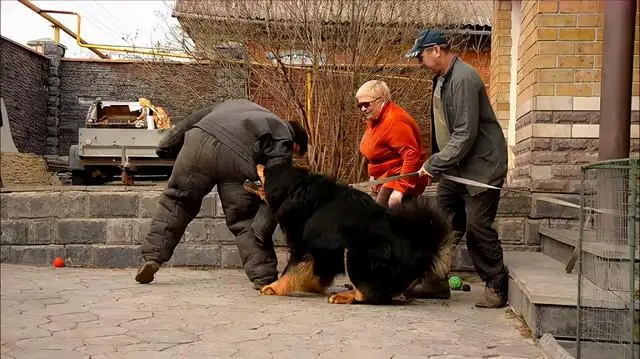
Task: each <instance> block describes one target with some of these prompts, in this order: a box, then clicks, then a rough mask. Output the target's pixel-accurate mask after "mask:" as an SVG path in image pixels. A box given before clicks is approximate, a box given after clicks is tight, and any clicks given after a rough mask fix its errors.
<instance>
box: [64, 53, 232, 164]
mask: <svg viewBox="0 0 640 359" xmlns="http://www.w3.org/2000/svg"><path fill="white" fill-rule="evenodd" d="M240 96H244V82H243V81H242V79H241V78H239V77H238V76H234V75H233V74H228V73H223V72H222V71H221V70H217V69H215V68H212V67H211V65H209V64H185V63H173V64H169V63H164V64H154V65H153V66H150V65H148V64H144V63H138V62H131V61H115V60H111V61H109V60H106V61H105V60H81V61H78V60H70V59H64V60H63V61H62V64H61V68H60V121H59V126H60V128H59V134H60V135H59V154H60V155H66V154H68V151H69V146H71V145H72V144H75V143H76V141H77V140H78V128H79V127H82V126H84V121H85V116H86V112H87V109H88V108H89V105H90V102H92V101H93V100H94V99H95V98H97V97H101V98H102V99H103V100H111V101H137V100H138V99H139V98H140V97H144V98H147V99H149V100H150V101H151V103H153V104H155V105H158V106H162V107H164V108H165V110H166V111H167V113H168V114H169V116H171V118H172V121H179V120H180V119H181V118H182V117H184V116H186V115H187V114H189V113H190V112H191V111H194V110H196V109H197V108H199V107H202V106H204V105H207V104H210V103H211V102H215V101H221V100H222V99H224V98H228V97H240Z"/></svg>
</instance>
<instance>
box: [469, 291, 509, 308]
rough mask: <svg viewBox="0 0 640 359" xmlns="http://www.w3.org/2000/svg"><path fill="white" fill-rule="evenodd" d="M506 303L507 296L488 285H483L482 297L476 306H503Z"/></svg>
mask: <svg viewBox="0 0 640 359" xmlns="http://www.w3.org/2000/svg"><path fill="white" fill-rule="evenodd" d="M506 305H507V296H506V295H504V294H502V293H498V292H497V291H496V290H495V289H493V288H490V287H489V286H485V288H484V297H483V298H482V299H481V300H480V301H479V302H477V303H476V307H478V308H504V307H505V306H506Z"/></svg>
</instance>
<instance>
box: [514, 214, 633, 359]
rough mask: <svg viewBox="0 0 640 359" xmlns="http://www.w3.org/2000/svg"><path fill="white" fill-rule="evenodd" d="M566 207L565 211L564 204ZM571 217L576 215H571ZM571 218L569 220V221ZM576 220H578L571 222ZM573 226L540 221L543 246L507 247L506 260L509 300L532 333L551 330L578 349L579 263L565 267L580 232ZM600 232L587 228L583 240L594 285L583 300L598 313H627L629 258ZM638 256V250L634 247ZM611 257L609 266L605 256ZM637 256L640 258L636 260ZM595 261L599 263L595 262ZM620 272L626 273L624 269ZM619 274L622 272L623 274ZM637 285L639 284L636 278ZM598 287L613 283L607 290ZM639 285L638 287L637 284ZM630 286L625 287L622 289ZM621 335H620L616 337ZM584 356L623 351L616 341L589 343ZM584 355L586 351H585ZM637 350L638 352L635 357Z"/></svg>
mask: <svg viewBox="0 0 640 359" xmlns="http://www.w3.org/2000/svg"><path fill="white" fill-rule="evenodd" d="M563 211H566V209H564V210H563ZM570 217H573V215H570ZM572 220H573V218H571V220H569V221H568V222H571V221H572ZM573 223H574V224H575V225H576V226H577V222H573ZM567 227H570V226H567V225H565V226H556V227H551V226H549V225H541V226H540V228H539V230H538V233H539V238H540V243H541V252H538V253H518V252H507V253H506V254H505V262H506V265H507V267H508V269H509V272H510V273H509V276H510V280H509V303H510V306H511V308H512V309H513V311H514V312H516V314H518V315H520V316H522V318H523V319H524V321H525V322H526V323H527V325H528V326H529V328H530V329H531V332H532V334H533V336H534V338H536V339H538V338H540V337H542V336H543V335H544V334H546V333H549V334H551V335H553V336H554V338H555V339H556V340H557V342H558V343H559V344H560V345H561V346H562V347H564V348H565V349H566V350H567V351H568V352H569V353H570V354H572V355H574V356H575V355H576V349H575V347H576V334H577V319H578V318H577V314H578V312H577V304H578V293H579V289H578V270H579V267H578V263H577V262H576V263H575V266H574V267H573V270H572V271H571V272H570V273H567V271H566V268H567V263H568V262H569V260H570V258H571V257H572V255H573V253H574V249H575V248H576V246H577V245H578V240H579V238H580V232H579V228H576V227H574V228H567ZM595 236H596V233H594V232H585V234H584V241H583V255H582V266H583V269H584V271H585V276H588V277H589V279H591V280H592V281H593V282H594V283H596V284H597V286H596V285H593V284H591V285H589V284H588V283H590V282H588V281H584V282H583V287H584V286H588V292H589V294H588V298H585V297H583V298H584V299H583V302H582V303H581V305H582V306H594V307H597V308H601V309H599V310H600V312H599V313H600V315H602V317H604V318H610V317H613V316H615V315H616V314H617V315H620V314H621V315H628V313H629V309H628V303H625V298H628V294H627V293H628V290H629V280H628V275H627V276H625V275H624V273H625V272H626V273H628V271H629V269H628V266H629V261H628V259H626V260H625V258H629V253H628V252H627V251H628V249H627V248H628V247H627V246H626V245H622V244H621V245H617V246H611V245H607V246H603V245H602V244H601V243H597V242H595ZM636 258H638V253H637V252H636ZM605 260H606V261H608V262H609V265H608V266H607V268H606V270H603V269H602V265H601V263H602V261H605ZM636 261H637V260H636ZM596 263H599V264H600V266H599V267H596ZM621 274H622V275H621ZM618 278H622V280H619V279H618ZM636 285H637V284H636ZM600 288H611V289H612V290H614V291H604V290H602V289H600ZM636 289H637V288H636ZM625 290H626V291H627V293H625V292H622V291H625ZM583 338H584V339H586V340H589V339H591V340H615V339H614V338H607V337H606V334H603V333H600V334H599V335H592V336H591V337H589V338H586V337H585V336H584V335H583ZM617 339H618V340H619V338H617ZM589 345H590V348H589V349H585V352H584V353H583V357H584V358H614V357H620V351H619V350H620V349H621V347H619V346H617V347H616V346H615V345H603V344H599V343H598V344H596V343H593V344H589ZM584 355H586V356H584ZM637 355H638V353H636V357H637Z"/></svg>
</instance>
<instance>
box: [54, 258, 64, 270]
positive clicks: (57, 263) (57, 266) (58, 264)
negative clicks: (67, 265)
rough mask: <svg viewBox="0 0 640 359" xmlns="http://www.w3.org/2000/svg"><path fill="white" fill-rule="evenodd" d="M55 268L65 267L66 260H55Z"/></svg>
mask: <svg viewBox="0 0 640 359" xmlns="http://www.w3.org/2000/svg"><path fill="white" fill-rule="evenodd" d="M53 266H54V267H56V268H60V267H64V259H62V258H61V257H56V259H54V260H53Z"/></svg>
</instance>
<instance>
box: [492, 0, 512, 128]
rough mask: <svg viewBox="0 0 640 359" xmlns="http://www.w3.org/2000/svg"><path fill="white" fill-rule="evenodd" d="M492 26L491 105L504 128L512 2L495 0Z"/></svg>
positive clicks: (508, 80)
mask: <svg viewBox="0 0 640 359" xmlns="http://www.w3.org/2000/svg"><path fill="white" fill-rule="evenodd" d="M493 8H494V18H493V24H492V26H491V81H490V88H489V89H490V99H491V106H492V107H493V110H494V111H495V112H496V116H497V117H498V121H500V125H501V126H502V128H503V129H505V130H506V129H507V128H508V127H509V83H510V81H511V73H510V72H511V70H510V66H511V2H510V1H498V0H494V2H493Z"/></svg>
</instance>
